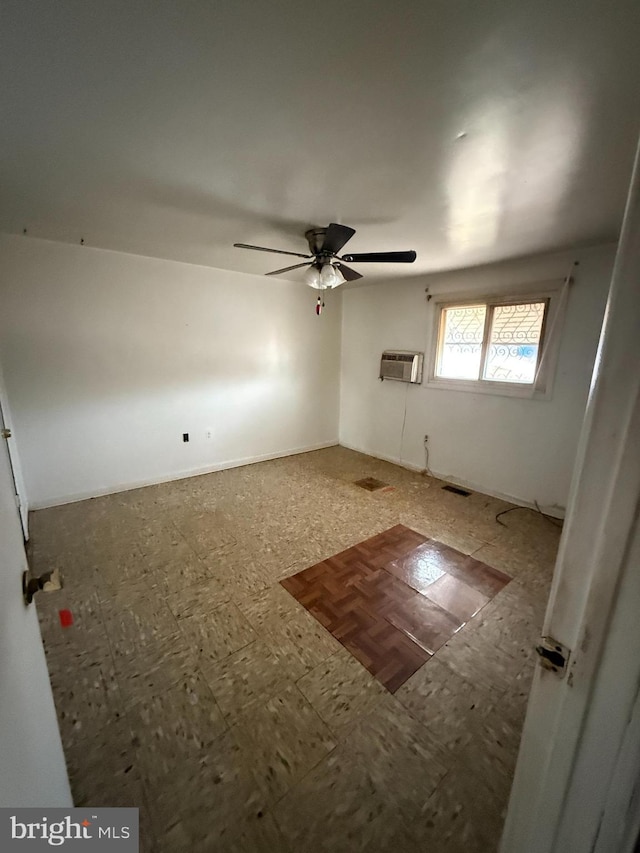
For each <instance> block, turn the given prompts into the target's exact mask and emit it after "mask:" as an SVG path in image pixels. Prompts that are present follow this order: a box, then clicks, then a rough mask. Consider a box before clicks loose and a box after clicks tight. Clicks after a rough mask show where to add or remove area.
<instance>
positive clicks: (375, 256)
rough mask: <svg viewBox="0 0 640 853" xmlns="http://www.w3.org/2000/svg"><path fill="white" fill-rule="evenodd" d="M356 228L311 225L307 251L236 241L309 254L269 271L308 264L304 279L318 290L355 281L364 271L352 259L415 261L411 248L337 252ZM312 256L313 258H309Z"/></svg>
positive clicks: (278, 251) (243, 246) (240, 245)
mask: <svg viewBox="0 0 640 853" xmlns="http://www.w3.org/2000/svg"><path fill="white" fill-rule="evenodd" d="M355 233H356V232H355V229H354V228H349V226H348V225H338V223H336V222H331V223H330V224H329V225H328V226H327V227H326V228H310V229H309V230H308V231H306V232H305V235H304V236H305V237H306V239H307V243H308V244H309V252H310V254H308V255H303V254H302V253H301V252H285V251H283V250H282V249H267V248H265V247H264V246H250V245H249V244H248V243H234V244H233V245H234V246H235V247H236V248H238V249H255V250H256V251H257V252H274V253H275V254H278V255H292V256H293V257H296V258H306V259H307V260H305V261H304V262H303V263H301V264H294V265H293V266H291V267H283V268H282V269H278V270H272V271H271V272H268V273H266V275H281V274H282V273H285V272H290V271H291V270H297V269H300V268H301V267H308V270H307V272H306V274H305V282H306V284H308V285H309V286H310V287H315V288H316V290H327V289H328V288H333V287H338V286H339V285H341V284H344V283H345V281H355V280H356V279H358V278H362V275H361V274H360V273H359V272H356V271H355V270H352V269H351V267H348V266H347V265H346V264H345V263H344V262H345V261H348V262H349V263H351V262H353V263H356V264H358V263H378V264H379V263H383V264H412V263H413V262H414V261H415V259H416V253H415V252H413V251H411V252H365V253H364V254H362V253H361V254H344V255H342V256H341V255H339V254H338V252H339V251H340V250H341V249H342V247H343V246H344V245H345V244H346V243H347V242H348V241H349V240H350V239H351V238H352V237H353V235H354V234H355ZM308 259H311V260H308Z"/></svg>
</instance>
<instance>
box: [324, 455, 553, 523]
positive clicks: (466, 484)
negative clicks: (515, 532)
mask: <svg viewBox="0 0 640 853" xmlns="http://www.w3.org/2000/svg"><path fill="white" fill-rule="evenodd" d="M340 446H341V447H345V448H346V449H347V450H354V451H355V452H356V453H362V454H363V455H364V456H372V457H373V458H374V459H381V460H382V461H383V462H391V463H392V464H393V465H398V466H399V467H400V468H406V469H407V470H408V471H418V472H420V473H422V472H423V471H424V470H425V469H424V468H420V467H419V466H417V465H412V464H411V463H410V462H406V461H405V460H402V459H399V458H397V457H394V456H385V455H384V454H382V453H373V452H372V451H371V450H364V449H363V448H362V447H355V446H354V445H352V444H347V443H346V442H344V441H341V442H340ZM429 473H430V474H431V476H432V477H435V478H436V479H437V480H444V481H445V482H447V483H453V484H454V485H455V486H462V487H463V488H465V489H470V490H471V491H473V492H479V493H480V494H481V495H487V496H488V497H490V498H498V500H501V501H507V503H511V504H515V505H516V506H522V507H526V508H527V509H533V510H535V511H536V512H538V507H537V506H536V504H535V501H527V500H524V499H523V498H518V497H516V496H515V495H508V494H505V493H504V492H497V491H495V490H493V489H488V488H487V487H486V486H483V485H480V484H479V483H474V482H472V481H471V480H462V479H461V478H459V477H452V476H451V475H450V474H445V473H443V472H441V471H434V470H433V468H430V469H429ZM540 509H541V510H542V511H543V512H544V514H545V515H550V516H553V518H558V519H560V520H562V519H564V516H565V509H564V507H557V506H553V507H544V506H543V507H540Z"/></svg>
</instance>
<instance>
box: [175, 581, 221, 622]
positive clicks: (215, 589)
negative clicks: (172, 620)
mask: <svg viewBox="0 0 640 853" xmlns="http://www.w3.org/2000/svg"><path fill="white" fill-rule="evenodd" d="M158 588H159V590H160V595H161V596H162V597H163V598H164V600H165V601H166V603H167V606H168V607H169V610H170V611H171V612H172V613H173V615H174V616H175V617H176V619H178V620H180V619H184V618H186V617H187V616H196V615H206V614H207V613H209V612H210V611H211V610H215V608H216V607H220V606H221V605H223V604H227V602H228V601H229V599H230V593H229V590H228V588H227V587H226V586H225V585H224V584H223V583H222V582H221V581H220V580H219V579H218V578H214V577H208V578H206V579H205V580H202V581H201V582H200V583H195V584H191V585H190V586H185V585H184V584H182V583H181V582H179V581H177V580H176V579H175V578H172V577H171V576H169V575H167V576H163V577H162V578H161V579H160V581H159V582H158Z"/></svg>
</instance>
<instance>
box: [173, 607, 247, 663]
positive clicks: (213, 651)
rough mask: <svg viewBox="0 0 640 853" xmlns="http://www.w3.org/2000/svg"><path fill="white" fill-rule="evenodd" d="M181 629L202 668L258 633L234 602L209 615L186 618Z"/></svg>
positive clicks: (181, 621) (211, 611)
mask: <svg viewBox="0 0 640 853" xmlns="http://www.w3.org/2000/svg"><path fill="white" fill-rule="evenodd" d="M180 630H181V631H182V633H183V635H184V638H185V641H186V643H187V645H188V646H189V647H190V648H191V649H194V650H195V652H196V654H197V656H198V660H199V661H200V662H201V663H202V664H203V665H204V664H206V663H210V662H212V661H213V662H215V661H219V660H223V659H224V658H226V657H228V656H229V655H230V654H233V652H237V651H238V650H239V649H242V648H244V647H245V646H248V645H249V643H252V642H253V641H254V640H256V639H257V636H256V633H255V631H254V630H253V628H252V627H251V625H250V624H249V622H248V621H247V619H246V618H245V617H244V616H243V614H242V612H241V611H240V610H239V609H238V607H237V606H236V605H235V604H233V602H229V603H228V604H222V605H220V607H216V608H214V609H211V610H210V611H209V612H207V613H204V612H200V613H197V614H194V615H192V616H186V617H184V618H183V619H181V620H180Z"/></svg>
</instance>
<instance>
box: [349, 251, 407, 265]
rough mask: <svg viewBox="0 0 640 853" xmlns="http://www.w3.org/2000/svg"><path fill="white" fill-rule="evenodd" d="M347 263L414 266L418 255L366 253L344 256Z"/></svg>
mask: <svg viewBox="0 0 640 853" xmlns="http://www.w3.org/2000/svg"><path fill="white" fill-rule="evenodd" d="M342 257H343V259H344V260H345V261H349V262H350V263H351V261H353V263H356V264H363V263H368V262H369V261H371V262H373V263H377V264H412V263H413V262H414V261H415V259H416V257H417V255H416V253H415V252H413V251H412V252H365V253H364V254H359V255H343V256H342Z"/></svg>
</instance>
